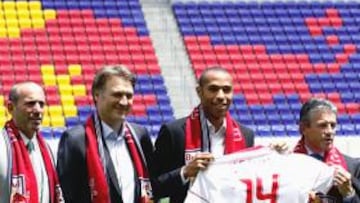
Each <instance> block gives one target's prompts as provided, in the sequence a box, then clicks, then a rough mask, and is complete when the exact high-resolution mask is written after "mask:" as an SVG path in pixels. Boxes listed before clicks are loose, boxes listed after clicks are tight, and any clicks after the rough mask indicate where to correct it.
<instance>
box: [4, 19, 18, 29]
mask: <svg viewBox="0 0 360 203" xmlns="http://www.w3.org/2000/svg"><path fill="white" fill-rule="evenodd" d="M5 23H6V27H7V28H17V27H19V21H18V20H17V19H16V18H7V19H6V21H5Z"/></svg>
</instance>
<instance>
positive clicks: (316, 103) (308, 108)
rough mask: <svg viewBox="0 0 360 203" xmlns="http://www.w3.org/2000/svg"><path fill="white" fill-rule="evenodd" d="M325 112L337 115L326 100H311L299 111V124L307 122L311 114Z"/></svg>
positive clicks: (335, 110)
mask: <svg viewBox="0 0 360 203" xmlns="http://www.w3.org/2000/svg"><path fill="white" fill-rule="evenodd" d="M319 110H327V111H331V112H333V113H334V114H335V115H336V114H337V108H336V106H335V105H334V104H333V103H332V102H330V101H329V100H326V99H321V98H311V99H309V100H308V101H307V102H305V103H304V104H303V106H302V107H301V110H300V122H309V121H310V118H311V114H312V113H313V112H315V111H319Z"/></svg>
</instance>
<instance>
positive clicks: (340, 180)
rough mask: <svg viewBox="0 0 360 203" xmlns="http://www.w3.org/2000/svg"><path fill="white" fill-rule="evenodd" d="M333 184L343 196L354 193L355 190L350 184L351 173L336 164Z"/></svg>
mask: <svg viewBox="0 0 360 203" xmlns="http://www.w3.org/2000/svg"><path fill="white" fill-rule="evenodd" d="M334 185H335V186H336V187H337V188H338V190H339V192H340V194H341V195H342V196H343V197H349V196H351V195H354V192H355V190H354V188H353V187H352V184H351V174H350V173H349V172H347V171H346V170H345V169H344V168H343V167H340V166H336V171H335V176H334Z"/></svg>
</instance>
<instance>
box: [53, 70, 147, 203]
mask: <svg viewBox="0 0 360 203" xmlns="http://www.w3.org/2000/svg"><path fill="white" fill-rule="evenodd" d="M134 86H135V75H134V74H132V73H131V72H130V71H129V70H128V69H127V68H126V67H125V66H123V65H111V66H105V67H104V68H102V69H101V70H99V71H98V72H97V74H96V75H95V78H94V81H93V84H92V96H93V99H94V103H95V107H96V110H95V111H94V112H93V114H92V115H90V116H89V118H88V119H87V121H86V123H85V125H84V126H82V125H79V126H76V127H74V128H72V129H68V130H66V131H65V132H64V134H63V135H62V137H61V140H60V144H59V150H58V165H57V170H58V173H59V178H60V183H61V187H62V189H63V192H64V198H65V201H66V202H70V203H71V202H74V203H110V202H111V203H122V202H131V203H146V202H149V201H150V198H152V191H151V185H150V180H149V174H148V170H147V163H148V161H149V159H150V156H151V154H152V150H153V146H152V143H151V139H150V135H149V133H148V131H147V130H146V128H145V127H142V126H139V125H136V124H132V123H128V122H127V121H126V116H127V114H128V113H129V112H130V111H131V107H132V104H133V96H134Z"/></svg>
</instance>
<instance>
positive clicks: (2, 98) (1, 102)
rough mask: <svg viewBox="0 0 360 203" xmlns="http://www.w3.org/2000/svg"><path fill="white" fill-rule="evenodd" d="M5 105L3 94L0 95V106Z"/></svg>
mask: <svg viewBox="0 0 360 203" xmlns="http://www.w3.org/2000/svg"><path fill="white" fill-rule="evenodd" d="M4 105H5V98H4V96H3V95H0V106H4Z"/></svg>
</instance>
